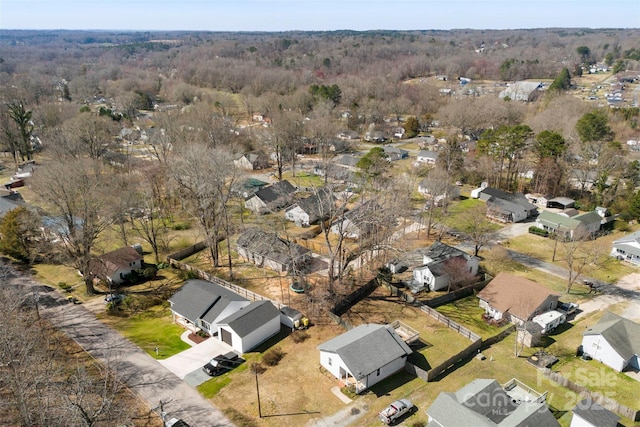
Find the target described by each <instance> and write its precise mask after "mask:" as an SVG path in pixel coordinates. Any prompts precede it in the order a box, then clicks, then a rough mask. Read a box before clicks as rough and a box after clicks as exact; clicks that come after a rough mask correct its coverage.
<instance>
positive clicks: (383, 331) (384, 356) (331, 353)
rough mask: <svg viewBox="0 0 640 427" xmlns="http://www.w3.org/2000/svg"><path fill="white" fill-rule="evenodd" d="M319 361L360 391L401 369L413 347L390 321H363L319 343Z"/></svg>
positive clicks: (341, 380)
mask: <svg viewBox="0 0 640 427" xmlns="http://www.w3.org/2000/svg"><path fill="white" fill-rule="evenodd" d="M317 348H318V350H320V365H321V366H322V367H323V368H325V369H326V370H327V371H329V372H330V373H331V374H332V375H333V376H335V377H336V378H337V379H338V380H340V382H342V383H343V384H345V385H348V386H353V387H354V389H355V392H356V393H362V392H363V391H365V390H367V389H368V388H369V387H371V386H372V385H374V384H376V383H378V382H380V381H382V380H384V379H385V378H387V377H389V376H391V375H393V374H395V373H396V372H398V371H401V370H402V369H404V367H405V364H406V361H407V356H409V355H410V354H411V353H412V352H413V351H412V350H411V349H410V348H409V346H408V345H407V344H406V343H405V342H404V341H403V340H402V338H400V336H399V335H398V334H397V333H396V331H395V330H394V329H393V327H391V326H390V325H376V324H364V325H360V326H357V327H355V328H353V329H351V330H349V331H347V332H345V333H343V334H342V335H339V336H337V337H335V338H332V339H330V340H329V341H326V342H324V343H322V344H320V345H318V347H317Z"/></svg>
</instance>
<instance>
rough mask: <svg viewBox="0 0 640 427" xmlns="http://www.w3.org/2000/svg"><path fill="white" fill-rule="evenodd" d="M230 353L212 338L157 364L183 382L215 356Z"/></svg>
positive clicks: (220, 342)
mask: <svg viewBox="0 0 640 427" xmlns="http://www.w3.org/2000/svg"><path fill="white" fill-rule="evenodd" d="M230 351H233V349H232V348H231V347H230V346H228V345H227V344H225V343H223V342H222V341H220V340H218V339H217V338H215V337H212V338H209V339H207V340H204V341H203V342H201V343H200V344H196V345H194V346H193V347H191V348H189V349H187V350H185V351H182V352H180V353H178V354H176V355H175V356H171V357H168V358H166V359H164V360H159V361H158V362H160V364H161V365H162V366H164V367H165V368H167V369H168V370H170V371H171V372H173V373H174V374H175V375H176V376H177V377H178V378H180V379H181V380H183V379H185V377H186V376H187V375H188V374H190V373H192V372H194V371H199V370H201V368H202V367H203V366H204V365H205V364H206V363H207V362H208V361H209V360H211V359H212V358H214V357H215V356H217V355H219V354H224V353H228V352H230ZM205 375H206V374H205ZM202 379H204V380H207V379H208V378H207V377H202ZM202 382H204V381H202ZM202 382H201V383H202ZM201 383H200V384H201ZM191 385H197V384H191Z"/></svg>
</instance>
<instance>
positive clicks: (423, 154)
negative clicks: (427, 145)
mask: <svg viewBox="0 0 640 427" xmlns="http://www.w3.org/2000/svg"><path fill="white" fill-rule="evenodd" d="M437 160H438V152H437V151H431V150H420V151H418V156H417V158H416V162H418V163H424V164H427V165H435V164H436V161H437Z"/></svg>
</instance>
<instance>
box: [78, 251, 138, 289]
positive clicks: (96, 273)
mask: <svg viewBox="0 0 640 427" xmlns="http://www.w3.org/2000/svg"><path fill="white" fill-rule="evenodd" d="M142 264H143V258H142V255H141V254H140V253H139V252H138V251H137V250H136V249H135V248H133V247H132V246H125V247H124V248H120V249H116V250H115V251H111V252H108V253H106V254H104V255H101V256H99V257H95V258H92V259H91V260H90V261H89V272H90V273H91V275H92V276H93V277H96V278H98V279H101V280H106V281H107V282H109V283H113V284H115V285H119V284H121V283H123V282H124V281H125V280H126V279H127V276H129V275H130V274H131V273H132V272H133V271H135V270H140V269H141V268H142Z"/></svg>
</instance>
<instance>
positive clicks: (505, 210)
mask: <svg viewBox="0 0 640 427" xmlns="http://www.w3.org/2000/svg"><path fill="white" fill-rule="evenodd" d="M480 199H481V200H486V202H487V217H488V218H491V219H494V220H496V221H500V222H521V221H525V220H527V219H529V218H532V217H534V216H536V215H537V214H538V207H537V206H536V205H534V204H532V203H529V201H528V200H527V198H526V197H525V196H524V195H523V194H520V193H516V194H512V193H507V192H505V191H502V190H497V189H495V188H489V187H487V188H485V189H484V190H482V191H481V192H480Z"/></svg>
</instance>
